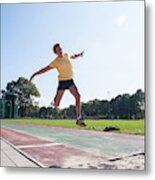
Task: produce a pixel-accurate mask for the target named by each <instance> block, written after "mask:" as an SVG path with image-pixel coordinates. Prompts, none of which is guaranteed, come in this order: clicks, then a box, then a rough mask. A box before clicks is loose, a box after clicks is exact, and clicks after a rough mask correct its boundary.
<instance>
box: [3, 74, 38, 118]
mask: <svg viewBox="0 0 155 180" xmlns="http://www.w3.org/2000/svg"><path fill="white" fill-rule="evenodd" d="M6 92H7V93H15V94H17V95H18V97H19V113H20V115H21V116H22V117H23V116H26V115H28V107H29V106H30V105H32V104H33V97H40V93H39V91H38V89H37V87H36V86H35V84H33V83H32V82H30V81H29V80H28V79H26V78H24V77H19V78H18V80H17V81H11V82H9V83H7V86H6Z"/></svg>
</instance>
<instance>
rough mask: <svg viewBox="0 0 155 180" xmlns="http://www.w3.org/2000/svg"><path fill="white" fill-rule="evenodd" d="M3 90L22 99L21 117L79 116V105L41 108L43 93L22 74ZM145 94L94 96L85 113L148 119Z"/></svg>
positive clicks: (87, 103) (88, 116) (89, 117)
mask: <svg viewBox="0 0 155 180" xmlns="http://www.w3.org/2000/svg"><path fill="white" fill-rule="evenodd" d="M3 93H15V94H16V95H17V96H18V99H19V115H20V117H31V118H48V119H68V118H69V119H72V118H75V114H76V113H75V106H74V105H70V106H69V107H68V108H64V109H59V110H58V109H56V108H54V106H53V105H52V104H51V106H49V107H45V106H43V107H39V105H38V103H37V102H35V101H34V97H39V96H40V93H39V91H38V89H37V87H36V86H35V84H33V83H32V82H29V81H28V80H27V79H26V78H24V77H20V78H19V79H18V80H17V81H11V82H9V83H8V84H7V86H6V90H5V91H3ZM144 101H145V93H144V92H143V91H142V90H141V89H138V90H137V91H136V92H135V93H134V94H132V95H130V94H128V93H125V94H122V95H118V96H116V97H114V98H112V99H111V100H109V101H108V100H99V99H94V100H90V101H88V102H85V103H84V102H82V103H81V106H82V115H83V116H84V118H88V119H91V118H92V119H144V116H145V109H144V104H145V102H144Z"/></svg>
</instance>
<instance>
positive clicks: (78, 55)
mask: <svg viewBox="0 0 155 180" xmlns="http://www.w3.org/2000/svg"><path fill="white" fill-rule="evenodd" d="M83 54H84V51H82V52H81V53H79V54H74V55H73V56H71V59H76V58H77V57H83Z"/></svg>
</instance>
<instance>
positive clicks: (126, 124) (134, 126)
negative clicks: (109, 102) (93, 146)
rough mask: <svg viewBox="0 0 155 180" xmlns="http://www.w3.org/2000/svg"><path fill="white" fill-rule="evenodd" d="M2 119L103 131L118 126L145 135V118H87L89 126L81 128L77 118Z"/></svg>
mask: <svg viewBox="0 0 155 180" xmlns="http://www.w3.org/2000/svg"><path fill="white" fill-rule="evenodd" d="M2 121H4V122H5V121H7V122H9V121H10V122H19V123H27V124H36V125H47V126H59V127H69V128H77V129H86V130H95V131H103V129H104V128H105V127H106V126H117V127H119V128H120V131H115V132H118V133H127V134H138V135H144V120H86V123H87V127H86V128H81V127H79V126H77V125H76V124H75V120H45V119H5V120H2Z"/></svg>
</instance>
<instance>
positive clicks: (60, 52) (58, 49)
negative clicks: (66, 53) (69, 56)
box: [56, 46, 63, 56]
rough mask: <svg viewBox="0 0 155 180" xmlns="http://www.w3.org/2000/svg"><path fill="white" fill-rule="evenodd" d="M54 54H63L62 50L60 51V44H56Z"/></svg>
mask: <svg viewBox="0 0 155 180" xmlns="http://www.w3.org/2000/svg"><path fill="white" fill-rule="evenodd" d="M56 54H57V55H58V56H60V55H62V54H63V51H62V48H61V46H58V47H57V48H56Z"/></svg>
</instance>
